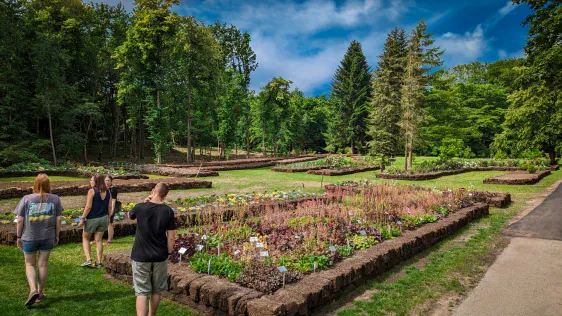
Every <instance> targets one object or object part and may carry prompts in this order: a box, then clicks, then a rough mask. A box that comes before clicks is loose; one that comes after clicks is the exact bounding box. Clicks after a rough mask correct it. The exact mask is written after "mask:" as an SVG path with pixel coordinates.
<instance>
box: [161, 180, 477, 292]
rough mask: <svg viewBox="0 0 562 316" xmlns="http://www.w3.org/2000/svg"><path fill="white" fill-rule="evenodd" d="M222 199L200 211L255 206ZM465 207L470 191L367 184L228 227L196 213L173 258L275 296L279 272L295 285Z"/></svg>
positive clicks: (244, 217) (242, 217)
mask: <svg viewBox="0 0 562 316" xmlns="http://www.w3.org/2000/svg"><path fill="white" fill-rule="evenodd" d="M288 197H289V195H288V194H287V198H288ZM239 198H240V199H239ZM222 199H223V200H222V202H219V204H217V205H216V206H213V209H212V210H211V209H208V208H206V207H204V206H200V207H201V212H202V213H205V212H216V211H217V210H219V211H220V210H223V211H226V209H227V208H228V207H230V206H231V204H235V203H239V202H237V201H245V200H246V201H248V200H250V201H254V198H250V197H246V196H243V195H242V196H236V195H231V196H227V197H222ZM217 201H218V198H213V199H212V200H205V203H206V204H209V203H215V202H217ZM198 202H202V201H197V203H198ZM190 203H191V202H190ZM240 203H243V202H240ZM188 204H189V203H188ZM470 205H472V204H471V203H470V202H469V199H468V196H467V193H466V192H463V191H460V190H459V191H457V190H449V191H444V192H442V191H438V190H431V189H423V188H419V187H413V186H405V185H396V186H394V185H365V186H364V187H363V189H362V190H361V192H360V193H359V194H347V195H340V196H338V198H337V199H316V200H309V201H306V202H303V203H301V204H299V205H298V206H297V207H296V208H289V207H284V206H283V204H279V205H277V206H272V207H270V208H267V209H266V210H265V211H264V212H263V213H261V214H260V216H248V214H235V215H234V216H233V217H232V218H230V220H229V221H227V222H224V221H222V220H217V219H216V218H213V217H211V216H208V217H206V216H201V218H200V219H201V221H199V222H198V225H197V226H194V227H191V228H189V229H187V231H185V232H183V233H182V234H180V235H178V237H177V239H176V243H175V246H174V254H173V255H172V256H171V257H170V260H171V261H172V262H178V261H179V260H180V253H179V251H180V250H181V253H183V255H181V257H182V260H183V261H184V262H188V263H189V265H190V266H191V268H192V269H193V270H195V271H196V272H199V273H210V274H215V275H220V276H223V277H226V278H228V279H230V280H232V281H235V282H237V283H239V284H241V285H243V286H245V287H250V288H254V289H256V290H258V291H262V292H267V293H272V292H274V291H275V290H276V289H278V288H280V287H281V286H282V282H283V273H284V274H285V278H284V279H285V283H292V282H296V281H297V280H299V279H300V278H301V277H302V275H303V274H304V273H311V272H315V271H319V270H323V269H329V268H330V267H331V266H332V265H334V264H335V263H336V262H338V261H341V260H342V259H343V258H346V257H349V256H352V255H353V254H354V253H355V251H357V250H362V249H367V248H369V247H372V246H374V245H376V244H378V243H380V242H382V241H384V240H387V239H392V238H394V237H396V236H399V235H401V234H402V231H403V230H405V229H413V228H415V227H416V226H419V225H422V224H425V223H430V222H434V221H436V220H438V219H439V218H441V217H443V216H446V215H447V214H449V213H450V212H455V211H457V210H459V209H461V208H463V207H467V206H470ZM285 269H286V272H285Z"/></svg>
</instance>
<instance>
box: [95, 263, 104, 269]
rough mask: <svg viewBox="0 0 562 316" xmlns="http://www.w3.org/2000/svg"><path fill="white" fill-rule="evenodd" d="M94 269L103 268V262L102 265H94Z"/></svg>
mask: <svg viewBox="0 0 562 316" xmlns="http://www.w3.org/2000/svg"><path fill="white" fill-rule="evenodd" d="M94 267H95V268H103V264H102V263H101V262H100V263H97V262H96V264H95V265H94Z"/></svg>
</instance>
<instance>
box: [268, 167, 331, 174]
mask: <svg viewBox="0 0 562 316" xmlns="http://www.w3.org/2000/svg"><path fill="white" fill-rule="evenodd" d="M324 168H326V167H325V166H310V167H298V168H287V167H273V168H271V171H277V172H288V173H293V172H307V171H309V170H320V169H324Z"/></svg>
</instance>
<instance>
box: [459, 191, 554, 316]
mask: <svg viewBox="0 0 562 316" xmlns="http://www.w3.org/2000/svg"><path fill="white" fill-rule="evenodd" d="M504 233H505V234H506V235H508V236H520V237H514V238H512V239H511V243H510V244H509V246H507V248H506V249H504V251H503V252H502V253H501V255H500V256H499V257H498V259H497V260H496V262H495V263H494V264H493V265H492V266H491V267H490V269H489V270H488V272H486V275H485V276H484V278H483V279H482V281H480V283H479V284H478V286H477V287H476V288H475V289H474V290H473V291H472V292H471V293H470V295H469V296H468V298H467V299H466V300H465V301H464V302H463V303H462V304H461V305H460V306H459V307H458V308H457V309H455V311H454V313H453V314H454V315H459V316H464V315H467V316H468V315H470V316H480V315H486V316H487V315H490V316H492V315H493V316H503V315H506V316H507V315H509V316H518V315H533V316H542V315H547V316H550V315H553V316H560V315H562V185H559V186H558V188H557V189H556V190H555V191H554V192H553V193H552V194H551V195H550V196H548V197H547V198H546V199H545V200H544V201H543V203H541V204H540V205H539V206H538V207H536V208H535V209H534V210H533V211H532V212H531V213H529V214H528V215H527V216H525V217H524V218H523V219H522V220H520V221H519V222H517V223H514V224H513V225H511V226H509V227H508V229H506V231H505V232H504Z"/></svg>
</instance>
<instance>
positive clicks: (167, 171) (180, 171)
mask: <svg viewBox="0 0 562 316" xmlns="http://www.w3.org/2000/svg"><path fill="white" fill-rule="evenodd" d="M141 171H142V173H148V174H157V175H161V176H168V177H179V178H195V177H217V176H218V175H219V173H218V172H216V171H212V170H208V169H205V168H201V169H199V168H195V167H191V168H173V167H151V168H145V169H141Z"/></svg>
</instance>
